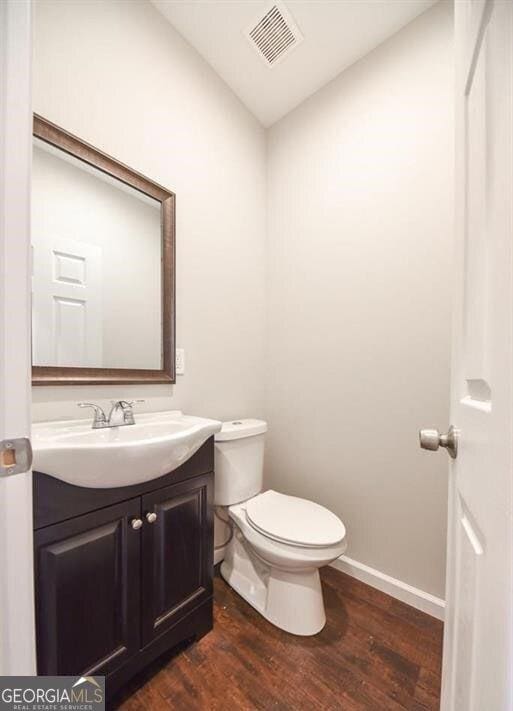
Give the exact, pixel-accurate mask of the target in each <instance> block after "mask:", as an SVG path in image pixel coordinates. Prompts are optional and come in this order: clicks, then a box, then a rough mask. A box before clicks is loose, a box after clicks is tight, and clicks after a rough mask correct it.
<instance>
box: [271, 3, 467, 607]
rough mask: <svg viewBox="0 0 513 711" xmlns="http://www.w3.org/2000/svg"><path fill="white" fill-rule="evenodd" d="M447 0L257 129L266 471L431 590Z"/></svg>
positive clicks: (448, 219) (444, 320) (447, 197)
mask: <svg viewBox="0 0 513 711" xmlns="http://www.w3.org/2000/svg"><path fill="white" fill-rule="evenodd" d="M451 40H452V18H451V8H450V5H449V4H448V3H446V4H444V5H438V6H435V7H434V8H433V9H432V10H430V11H428V12H427V13H426V14H424V15H422V16H421V17H420V18H419V19H417V20H415V21H414V22H413V23H411V24H410V25H408V26H407V27H406V28H405V29H403V30H402V31H401V32H399V33H398V34H397V35H395V36H394V37H392V38H391V39H390V40H389V41H387V42H386V43H385V44H383V45H381V46H380V47H378V48H377V49H376V50H375V51H373V52H372V53H371V54H370V55H368V56H367V57H366V58H364V59H363V60H361V61H359V62H358V63H357V64H355V65H353V67H351V68H350V69H348V70H346V71H345V72H344V73H342V74H341V75H340V76H339V77H338V78H337V79H335V80H334V81H333V82H332V83H330V84H329V85H328V86H326V87H325V88H323V89H322V90H321V91H319V92H318V93H317V94H316V95H314V96H313V97H312V98H310V99H309V100H308V101H306V102H305V103H304V104H303V105H302V106H300V107H299V108H298V109H296V110H295V111H293V112H292V113H291V114H289V115H288V116H287V117H286V118H284V119H283V120H282V121H280V122H279V123H278V124H276V125H275V126H274V127H272V129H271V130H270V135H269V147H268V196H269V206H268V261H269V275H268V325H269V330H268V334H267V343H268V346H269V348H268V355H267V369H266V374H267V375H266V385H267V417H268V420H269V423H270V434H269V440H268V449H267V484H268V485H269V486H272V487H275V488H277V489H279V490H281V491H284V492H289V493H291V494H297V495H299V496H305V497H307V498H312V499H314V500H316V501H319V502H320V503H322V504H324V505H326V506H328V507H330V508H331V509H332V510H333V511H335V512H336V513H337V514H339V515H340V516H341V517H342V518H343V520H344V522H345V523H346V525H347V529H348V540H349V548H348V551H347V553H348V555H349V556H350V557H351V558H353V559H356V560H357V561H359V562H361V563H364V564H367V565H369V566H371V567H373V568H376V569H378V570H379V571H381V572H384V573H387V574H388V575H391V576H393V577H395V578H398V579H400V580H402V581H404V582H407V583H409V584H411V585H413V586H416V587H418V588H420V589H422V590H424V591H427V592H429V593H432V594H434V595H437V596H441V597H443V596H444V570H445V561H444V553H445V536H446V490H447V468H448V467H447V457H446V455H445V453H444V452H442V453H439V454H427V453H425V452H421V451H420V450H419V447H418V444H417V430H418V429H419V427H421V426H424V427H426V426H430V425H436V426H439V427H440V428H446V427H447V425H448V417H449V415H448V393H449V347H450V318H451V317H450V314H451V309H450V297H451V294H450V272H449V269H450V261H451V256H452V252H451V245H452V174H451V170H452V159H453V147H452V131H453V120H452V105H453V95H452V46H451Z"/></svg>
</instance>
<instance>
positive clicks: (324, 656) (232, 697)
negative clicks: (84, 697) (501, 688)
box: [113, 568, 443, 711]
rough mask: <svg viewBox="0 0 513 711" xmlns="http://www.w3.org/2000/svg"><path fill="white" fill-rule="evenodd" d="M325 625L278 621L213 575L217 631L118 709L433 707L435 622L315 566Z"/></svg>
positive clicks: (130, 693) (144, 680)
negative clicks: (304, 629) (310, 633)
mask: <svg viewBox="0 0 513 711" xmlns="http://www.w3.org/2000/svg"><path fill="white" fill-rule="evenodd" d="M321 577H322V581H323V590H324V600H325V604H326V612H327V618H328V621H327V624H326V626H325V628H324V629H323V630H322V632H321V633H320V634H318V635H316V636H315V637H295V636H293V635H289V634H287V633H285V632H282V631H281V630H279V629H277V628H276V627H274V626H273V625H271V624H270V623H268V622H267V621H266V620H264V618H263V617H261V616H260V615H259V614H258V613H257V612H256V611H255V610H254V609H253V608H252V607H251V606H250V605H248V604H247V603H246V602H244V600H242V599H241V598H240V597H239V596H238V595H237V594H236V593H235V592H233V590H231V589H230V588H229V587H228V585H226V583H225V582H224V581H223V580H222V579H221V578H219V577H216V580H215V599H216V603H215V626H214V630H213V631H212V632H211V633H210V634H208V635H207V636H206V637H204V638H203V639H202V640H200V641H199V642H198V643H196V644H192V645H191V646H189V647H188V648H186V649H185V650H183V651H182V652H181V653H179V654H178V655H176V656H173V657H171V658H170V657H167V659H162V658H161V659H160V660H158V662H156V663H155V664H154V665H153V666H152V667H151V668H150V669H148V670H147V672H145V673H144V676H143V677H141V676H139V678H137V679H135V680H134V681H133V682H132V683H131V684H130V686H127V687H126V688H125V689H124V690H123V696H122V697H118V698H117V699H116V700H115V701H114V703H113V708H117V709H123V710H124V711H143V709H144V711H147V710H148V709H162V711H167V710H168V709H173V711H181V710H182V709H184V710H185V709H186V710H187V711H196V710H198V711H203V710H206V709H236V710H238V709H262V710H263V711H268V710H271V709H273V710H274V709H277V710H279V711H299V710H302V709H305V710H306V709H308V711H314V710H317V709H343V710H344V711H353V710H355V709H359V710H360V711H362V710H364V709H365V710H366V711H367V710H368V711H371V710H375V711H378V709H379V711H388V710H389V709H390V711H393V710H395V709H411V710H415V711H420V709H438V707H439V694H440V666H441V657H442V629H443V625H442V623H441V622H439V621H438V620H435V619H434V618H432V617H430V616H429V615H425V614H424V613H422V612H418V611H417V610H415V609H413V608H411V607H409V606H408V605H405V604H404V603H401V602H399V601H398V600H395V599H394V598H392V597H389V596H388V595H385V594H383V593H381V592H379V591H377V590H375V589H374V588H371V587H369V586H367V585H365V584H364V583H361V582H359V581H357V580H355V579H353V578H351V577H349V576H347V575H345V574H344V573H341V572H339V571H337V570H334V569H333V568H324V569H323V570H322V571H321Z"/></svg>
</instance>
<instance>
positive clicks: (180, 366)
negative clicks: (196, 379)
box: [175, 348, 185, 375]
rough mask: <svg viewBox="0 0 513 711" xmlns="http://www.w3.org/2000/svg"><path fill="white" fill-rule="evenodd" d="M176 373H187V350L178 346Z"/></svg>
mask: <svg viewBox="0 0 513 711" xmlns="http://www.w3.org/2000/svg"><path fill="white" fill-rule="evenodd" d="M175 364H176V374H177V375H184V374H185V351H184V349H183V348H177V349H176V361H175Z"/></svg>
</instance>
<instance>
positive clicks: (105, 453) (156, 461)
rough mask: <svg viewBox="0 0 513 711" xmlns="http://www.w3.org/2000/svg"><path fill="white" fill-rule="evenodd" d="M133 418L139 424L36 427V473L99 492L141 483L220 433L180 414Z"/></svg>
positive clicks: (67, 423)
mask: <svg viewBox="0 0 513 711" xmlns="http://www.w3.org/2000/svg"><path fill="white" fill-rule="evenodd" d="M135 417H136V424H135V425H125V426H123V427H109V428H105V429H99V430H93V429H92V427H91V424H92V420H65V421H62V422H41V423H37V424H34V425H32V448H33V451H34V463H33V469H34V471H37V472H42V473H43V474H49V475H51V476H53V477H56V478H57V479H62V481H65V482H67V483H68V484H74V485H75V486H86V487H92V488H99V489H108V488H111V487H117V486H131V485H132V484H141V483H143V482H145V481H149V480H150V479H156V478H157V477H159V476H163V475H164V474H168V473H169V472H172V471H173V470H174V469H177V468H178V467H179V466H180V465H181V464H183V463H184V462H186V461H187V460H188V459H189V458H190V457H192V455H193V454H194V453H195V452H196V451H197V450H198V449H199V448H200V447H201V445H202V444H203V443H204V442H206V440H207V439H208V438H209V437H210V436H211V435H213V434H214V433H215V432H219V431H220V429H221V423H220V422H218V421H217V420H208V419H205V418H202V417H191V416H190V415H184V414H182V413H181V412H180V411H178V410H173V411H171V412H157V413H144V414H137V413H136V415H135Z"/></svg>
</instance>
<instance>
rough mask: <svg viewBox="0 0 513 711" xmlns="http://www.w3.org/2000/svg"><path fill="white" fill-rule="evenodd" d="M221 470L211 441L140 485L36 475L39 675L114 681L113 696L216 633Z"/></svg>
mask: <svg viewBox="0 0 513 711" xmlns="http://www.w3.org/2000/svg"><path fill="white" fill-rule="evenodd" d="M213 470H214V441H213V437H211V438H210V439H209V440H207V442H205V443H204V444H203V445H202V446H201V448H200V449H199V450H198V451H197V452H196V453H195V454H194V455H193V456H192V457H191V459H189V460H188V461H187V462H185V464H183V465H182V466H181V467H179V468H178V469H176V470H175V471H174V472H172V473H170V474H167V475H165V476H163V477H160V478H158V479H154V480H152V481H148V482H146V483H143V484H137V485H135V486H129V487H121V488H114V489H89V488H83V487H76V486H72V485H70V484H67V483H65V482H63V481H60V480H59V479H55V478H53V477H51V476H47V475H45V474H41V473H37V472H35V473H34V529H35V532H34V558H35V560H34V564H35V579H36V619H37V660H38V673H39V674H43V675H48V674H59V675H83V676H91V675H95V674H98V675H105V677H106V682H107V693H108V695H109V696H110V695H112V694H113V693H114V692H115V691H116V690H117V689H118V688H119V686H120V685H121V684H123V683H124V682H125V681H126V680H127V679H129V678H130V677H131V676H133V675H134V674H135V673H136V672H138V671H139V670H141V669H142V668H143V667H144V666H145V665H147V664H148V663H149V662H151V661H152V660H154V659H155V658H157V657H158V656H159V655H161V654H162V653H164V652H166V651H168V650H169V649H171V648H173V647H174V646H175V645H177V644H179V643H181V642H183V641H185V640H189V639H191V640H192V639H194V638H196V639H198V638H200V637H202V636H203V635H204V634H206V633H207V632H208V631H209V630H210V629H211V628H212V574H213V483H214V474H213ZM152 514H153V515H152ZM155 514H156V517H155Z"/></svg>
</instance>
